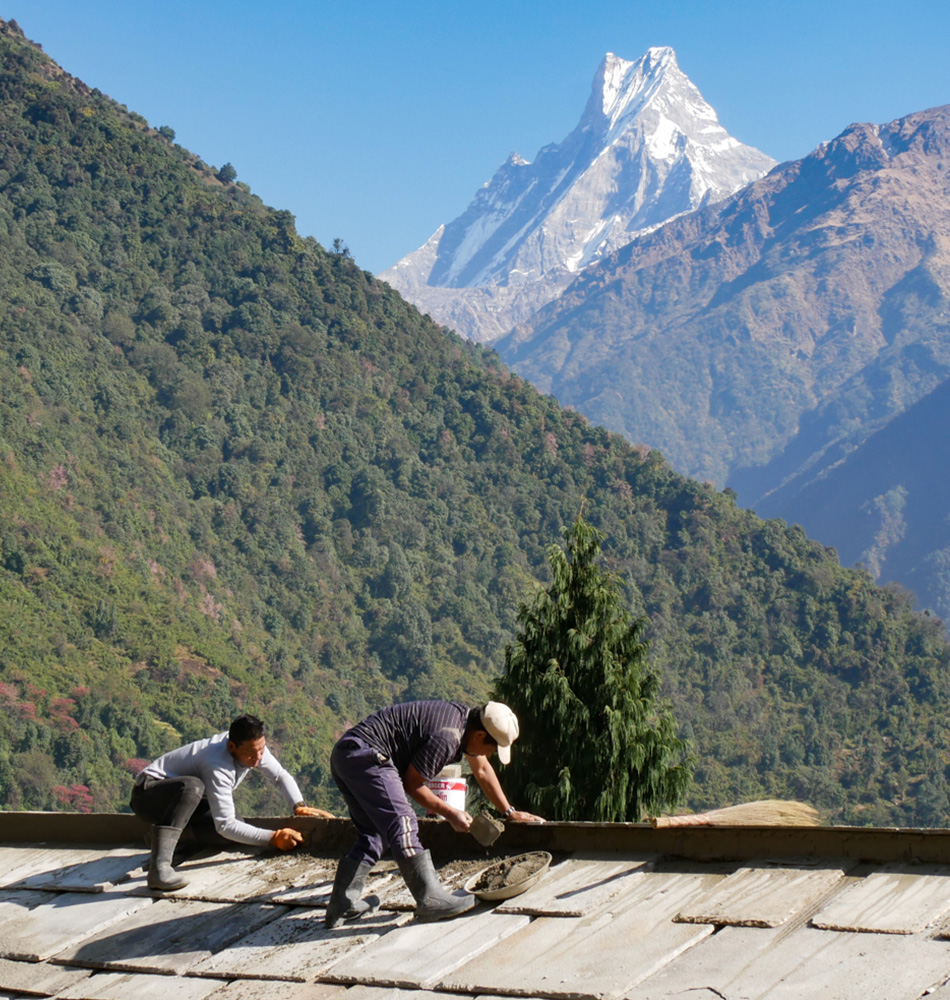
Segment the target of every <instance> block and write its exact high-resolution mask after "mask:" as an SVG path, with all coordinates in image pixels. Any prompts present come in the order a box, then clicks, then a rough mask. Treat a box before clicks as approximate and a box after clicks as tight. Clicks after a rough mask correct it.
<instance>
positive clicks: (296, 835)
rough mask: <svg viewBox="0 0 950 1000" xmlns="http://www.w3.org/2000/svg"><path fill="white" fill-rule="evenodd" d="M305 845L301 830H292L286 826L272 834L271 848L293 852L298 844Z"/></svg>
mask: <svg viewBox="0 0 950 1000" xmlns="http://www.w3.org/2000/svg"><path fill="white" fill-rule="evenodd" d="M302 843H303V834H302V833H301V832H300V831H299V830H292V829H291V828H290V827H289V826H285V827H284V828H283V829H282V830H275V831H274V832H273V833H272V834H271V838H270V846H271V847H277V848H279V849H280V850H282V851H292V850H293V849H294V848H295V847H296V846H297V845H298V844H302Z"/></svg>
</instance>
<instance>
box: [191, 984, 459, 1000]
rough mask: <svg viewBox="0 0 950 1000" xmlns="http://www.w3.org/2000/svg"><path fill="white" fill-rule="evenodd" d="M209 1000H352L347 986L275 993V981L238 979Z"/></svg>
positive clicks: (285, 987) (292, 987)
mask: <svg viewBox="0 0 950 1000" xmlns="http://www.w3.org/2000/svg"><path fill="white" fill-rule="evenodd" d="M208 1000H350V994H349V991H348V990H347V989H346V987H345V986H330V985H327V984H325V983H288V982H282V983H280V987H279V992H276V993H275V987H274V983H273V980H268V979H236V980H234V982H231V983H228V985H227V986H223V987H221V989H220V990H217V992H215V993H212V994H210V995H209V997H208ZM454 1000H459V998H458V997H456V998H454Z"/></svg>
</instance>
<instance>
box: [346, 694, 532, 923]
mask: <svg viewBox="0 0 950 1000" xmlns="http://www.w3.org/2000/svg"><path fill="white" fill-rule="evenodd" d="M517 738H518V719H517V718H516V716H515V714H514V712H512V711H511V709H510V708H508V706H507V705H503V704H501V703H500V702H496V701H490V702H488V704H486V705H484V706H482V707H480V708H469V707H468V706H467V705H462V704H459V703H457V702H450V701H411V702H406V703H404V704H400V705H391V706H389V707H388V708H383V709H380V711H378V712H375V713H374V714H373V715H370V716H369V717H368V718H366V719H364V720H363V721H362V722H360V723H358V724H357V725H355V726H353V728H352V729H350V730H348V731H347V732H346V733H344V734H343V736H342V737H341V738H340V739H339V741H338V742H337V744H336V746H335V747H334V748H333V752H332V754H331V755H330V766H331V769H332V773H333V779H334V781H336V783H337V786H338V787H339V789H340V791H341V792H342V794H343V798H344V799H345V800H346V804H347V806H348V807H349V811H350V817H351V819H352V820H353V823H354V825H355V826H356V830H357V834H358V836H357V841H356V843H355V844H354V845H353V847H352V849H351V850H350V852H349V853H348V854H347V855H346V857H344V858H343V859H342V860H341V861H340V865H339V867H338V869H337V874H336V879H335V881H334V884H333V892H332V893H331V896H330V903H329V906H328V907H327V915H326V925H327V927H331V928H332V927H336V926H338V925H339V924H340V923H342V922H343V921H344V920H353V919H356V918H357V917H360V916H362V915H363V914H365V913H367V912H370V911H371V910H373V909H374V908H375V907H376V906H378V905H379V899H378V898H377V897H375V896H370V897H368V898H367V899H362V898H361V896H362V892H363V886H364V884H365V881H366V876H367V875H368V874H369V872H370V871H371V869H372V867H373V865H374V864H376V862H377V861H378V860H379V859H380V857H382V854H383V851H384V850H385V849H386V848H387V847H389V848H390V849H391V850H392V853H393V858H394V859H395V861H396V863H397V864H398V865H399V870H400V872H401V873H402V875H403V878H405V880H406V884H407V885H408V886H409V890H410V892H411V893H412V895H413V897H414V898H415V900H416V903H417V908H416V918H417V919H419V920H443V919H446V918H448V917H454V916H457V915H458V914H459V913H464V912H465V911H466V910H469V909H471V908H472V906H474V905H475V898H474V896H472V895H471V894H469V893H465V894H463V895H452V894H450V893H448V892H446V891H445V889H444V888H443V887H442V884H441V883H440V882H439V878H438V875H437V874H436V873H435V868H434V866H433V864H432V859H431V857H430V856H429V852H428V851H427V850H424V849H423V847H422V845H421V843H420V842H419V824H418V821H417V819H416V814H415V812H414V811H413V808H412V806H411V805H410V804H409V797H411V798H413V799H414V800H415V801H416V802H418V803H419V805H421V806H423V807H424V808H425V809H426V811H427V812H430V813H434V814H436V815H438V816H442V817H444V818H445V819H446V820H448V822H449V823H450V824H451V825H452V828H453V829H454V830H457V831H458V832H459V833H467V832H468V830H469V828H470V827H471V825H472V817H471V816H470V815H469V814H468V813H467V812H465V811H463V810H459V809H456V808H454V807H453V806H451V805H449V804H448V803H447V802H444V801H443V800H442V799H440V798H439V797H438V796H437V795H435V793H434V792H432V791H431V790H430V789H429V788H428V787H427V786H426V781H427V780H431V779H432V778H434V777H435V776H436V775H437V774H438V773H439V772H440V771H441V770H442V768H444V767H445V766H446V765H447V764H453V763H457V762H459V761H460V760H461V759H462V754H463V753H464V754H465V756H466V758H467V760H468V763H469V767H470V768H471V770H472V775H473V776H474V778H475V780H476V781H477V782H478V784H479V785H480V786H481V788H482V791H484V793H485V795H486V796H487V797H488V800H489V801H490V802H491V803H492V805H494V806H495V808H496V809H498V810H499V812H501V813H502V814H503V815H504V816H505V818H507V819H512V820H515V821H520V822H526V823H543V822H544V820H542V819H541V818H540V817H539V816H534V815H532V814H531V813H528V812H523V811H519V810H517V809H515V807H514V806H513V805H511V803H510V802H509V801H508V799H507V797H506V796H505V793H504V791H503V790H502V787H501V783H500V782H499V780H498V776H497V775H496V774H495V769H494V768H493V767H492V765H491V762H490V761H489V759H488V758H489V757H490V756H491V755H492V754H493V753H494V752H495V751H496V750H497V751H498V759H499V760H500V761H501V762H502V763H503V764H507V763H508V762H509V761H510V760H511V744H512V743H513V742H514V741H515V740H516V739H517Z"/></svg>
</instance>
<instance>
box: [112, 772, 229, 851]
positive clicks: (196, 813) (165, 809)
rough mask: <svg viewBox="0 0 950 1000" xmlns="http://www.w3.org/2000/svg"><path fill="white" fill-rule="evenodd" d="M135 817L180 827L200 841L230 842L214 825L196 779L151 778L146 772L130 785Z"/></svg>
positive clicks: (201, 786)
mask: <svg viewBox="0 0 950 1000" xmlns="http://www.w3.org/2000/svg"><path fill="white" fill-rule="evenodd" d="M129 805H130V806H131V807H132V812H134V813H135V815H136V816H138V817H139V819H144V820H145V821H146V822H147V823H154V824H155V825H156V826H171V827H174V828H175V829H176V830H184V829H186V828H187V830H188V832H189V833H190V834H191V835H192V836H194V837H195V839H196V840H198V841H200V842H201V843H203V844H224V843H230V841H228V840H226V839H225V838H224V837H222V836H221V835H220V834H219V833H218V832H217V831H216V830H215V828H214V820H213V819H212V818H211V807H210V805H209V804H208V800H207V799H206V798H205V785H204V782H203V781H202V780H201V779H200V778H193V777H187V776H186V777H182V778H152V777H150V776H148V775H146V776H145V778H143V779H141V780H137V781H136V782H135V784H134V785H133V786H132V798H131V800H130V802H129Z"/></svg>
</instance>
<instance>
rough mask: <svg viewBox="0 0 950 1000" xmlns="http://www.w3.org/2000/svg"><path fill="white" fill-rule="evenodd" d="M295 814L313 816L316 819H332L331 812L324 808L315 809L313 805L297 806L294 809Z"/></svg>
mask: <svg viewBox="0 0 950 1000" xmlns="http://www.w3.org/2000/svg"><path fill="white" fill-rule="evenodd" d="M294 815H295V816H315V817H316V818H317V819H334V815H333V813H328V812H327V811H326V809H317V808H316V807H315V806H297V808H296V809H294Z"/></svg>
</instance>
